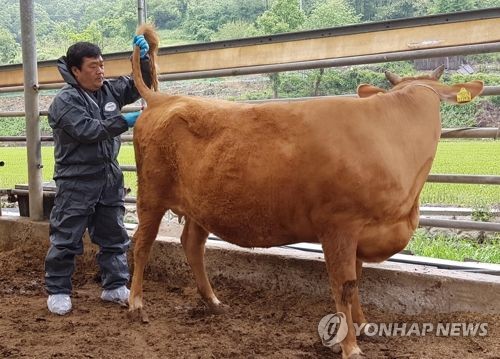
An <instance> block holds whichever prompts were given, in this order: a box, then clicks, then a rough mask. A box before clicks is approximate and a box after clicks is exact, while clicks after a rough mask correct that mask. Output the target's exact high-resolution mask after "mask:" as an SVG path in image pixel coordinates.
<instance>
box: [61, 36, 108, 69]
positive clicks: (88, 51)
mask: <svg viewBox="0 0 500 359" xmlns="http://www.w3.org/2000/svg"><path fill="white" fill-rule="evenodd" d="M99 56H102V54H101V49H100V48H99V46H97V45H95V44H92V43H90V42H84V41H82V42H77V43H76V44H73V45H71V46H70V47H69V48H68V51H67V52H66V65H67V66H68V70H70V71H71V68H72V67H73V66H76V67H77V68H79V69H80V70H81V69H82V63H83V58H84V57H92V58H95V57H99Z"/></svg>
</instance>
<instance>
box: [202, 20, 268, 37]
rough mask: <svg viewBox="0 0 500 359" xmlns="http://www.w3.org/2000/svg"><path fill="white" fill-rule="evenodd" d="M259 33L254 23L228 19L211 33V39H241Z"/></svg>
mask: <svg viewBox="0 0 500 359" xmlns="http://www.w3.org/2000/svg"><path fill="white" fill-rule="evenodd" d="M257 35H259V32H258V31H257V29H256V28H255V26H254V24H252V23H248V22H244V21H240V20H237V21H230V22H227V23H225V24H224V25H222V26H221V27H220V28H219V30H218V31H217V32H216V33H215V34H213V36H212V39H211V40H212V41H220V40H230V39H242V38H246V37H252V36H257Z"/></svg>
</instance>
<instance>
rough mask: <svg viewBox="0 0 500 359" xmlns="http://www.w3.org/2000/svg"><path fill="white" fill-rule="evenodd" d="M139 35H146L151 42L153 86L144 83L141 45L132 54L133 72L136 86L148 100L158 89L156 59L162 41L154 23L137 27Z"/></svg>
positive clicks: (135, 47) (150, 56)
mask: <svg viewBox="0 0 500 359" xmlns="http://www.w3.org/2000/svg"><path fill="white" fill-rule="evenodd" d="M137 35H144V38H145V39H146V41H147V42H148V44H149V51H148V54H149V59H150V64H151V80H152V82H151V87H152V89H150V88H148V87H147V86H146V84H145V83H144V79H143V78H142V73H141V70H140V69H141V67H140V58H139V54H140V50H139V47H137V46H134V53H133V55H132V74H133V76H134V82H135V87H136V88H137V90H138V91H139V93H140V94H141V97H142V98H143V99H144V100H145V101H146V102H148V100H149V99H150V98H151V97H154V96H155V92H154V91H158V76H157V72H156V63H157V61H156V59H157V56H158V44H159V42H160V38H159V37H158V34H157V33H156V31H155V29H154V27H153V25H151V24H144V25H141V26H139V27H138V28H137Z"/></svg>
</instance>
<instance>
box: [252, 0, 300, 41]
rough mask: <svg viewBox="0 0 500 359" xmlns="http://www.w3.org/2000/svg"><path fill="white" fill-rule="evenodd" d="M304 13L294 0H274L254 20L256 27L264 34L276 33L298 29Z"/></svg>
mask: <svg viewBox="0 0 500 359" xmlns="http://www.w3.org/2000/svg"><path fill="white" fill-rule="evenodd" d="M304 21H305V15H304V12H303V11H302V10H300V8H299V4H298V1H296V0H276V1H274V2H273V5H272V6H271V9H269V10H266V11H265V12H264V13H263V14H262V15H261V16H259V17H258V18H257V20H256V25H257V28H258V29H259V30H260V31H261V32H263V33H264V34H278V33H283V32H290V31H293V30H297V29H299V28H300V27H301V26H302V24H303V23H304Z"/></svg>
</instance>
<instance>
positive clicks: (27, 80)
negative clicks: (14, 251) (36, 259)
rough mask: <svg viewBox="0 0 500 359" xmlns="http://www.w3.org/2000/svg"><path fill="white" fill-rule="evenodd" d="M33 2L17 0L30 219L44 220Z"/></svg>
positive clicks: (31, 0) (30, 0)
mask: <svg viewBox="0 0 500 359" xmlns="http://www.w3.org/2000/svg"><path fill="white" fill-rule="evenodd" d="M33 2H34V0H19V8H20V12H21V37H22V52H23V72H24V109H25V112H26V140H27V141H26V147H27V151H28V185H29V203H30V205H29V209H30V219H31V220H34V221H41V220H43V188H42V161H41V141H40V123H39V119H40V117H39V108H38V72H37V61H36V40H35V29H34V27H35V25H34V24H35V19H34V11H33V8H34V4H33Z"/></svg>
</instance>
